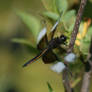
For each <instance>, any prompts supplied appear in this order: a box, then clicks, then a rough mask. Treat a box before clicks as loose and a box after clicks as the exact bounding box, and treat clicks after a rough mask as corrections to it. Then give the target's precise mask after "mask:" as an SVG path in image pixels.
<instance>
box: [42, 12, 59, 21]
mask: <svg viewBox="0 0 92 92" xmlns="http://www.w3.org/2000/svg"><path fill="white" fill-rule="evenodd" d="M43 15H44V16H46V17H48V18H50V19H52V20H54V21H56V20H57V19H58V18H59V15H58V14H56V13H53V12H44V13H43Z"/></svg>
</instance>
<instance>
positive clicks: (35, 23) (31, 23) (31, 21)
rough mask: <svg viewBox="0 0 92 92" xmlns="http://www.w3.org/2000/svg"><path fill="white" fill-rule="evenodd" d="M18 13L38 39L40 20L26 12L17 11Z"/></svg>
mask: <svg viewBox="0 0 92 92" xmlns="http://www.w3.org/2000/svg"><path fill="white" fill-rule="evenodd" d="M16 13H17V15H18V16H19V17H20V18H21V19H22V21H23V22H24V23H25V24H26V25H27V27H28V28H29V30H30V32H31V33H32V34H33V36H34V38H35V39H36V38H37V35H38V33H39V31H40V27H41V25H40V22H39V20H37V19H36V18H35V17H34V16H32V15H29V14H27V13H25V12H20V11H17V12H16Z"/></svg>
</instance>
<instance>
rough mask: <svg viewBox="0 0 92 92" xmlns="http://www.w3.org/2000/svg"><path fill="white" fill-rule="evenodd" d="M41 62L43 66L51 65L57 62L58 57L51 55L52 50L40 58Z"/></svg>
mask: <svg viewBox="0 0 92 92" xmlns="http://www.w3.org/2000/svg"><path fill="white" fill-rule="evenodd" d="M42 60H43V62H44V63H45V64H49V63H53V62H55V61H56V60H58V57H57V56H56V55H55V54H54V53H53V51H52V50H49V51H48V52H46V53H45V54H44V55H43V56H42Z"/></svg>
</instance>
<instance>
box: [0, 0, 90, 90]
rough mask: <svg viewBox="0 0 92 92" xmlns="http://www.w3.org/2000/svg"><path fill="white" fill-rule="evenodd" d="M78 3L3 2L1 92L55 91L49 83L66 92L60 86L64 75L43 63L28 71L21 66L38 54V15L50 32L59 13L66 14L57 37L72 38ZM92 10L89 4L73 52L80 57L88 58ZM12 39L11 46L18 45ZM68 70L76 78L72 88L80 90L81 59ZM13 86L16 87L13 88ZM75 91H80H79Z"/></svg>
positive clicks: (53, 0) (46, 0)
mask: <svg viewBox="0 0 92 92" xmlns="http://www.w3.org/2000/svg"><path fill="white" fill-rule="evenodd" d="M79 1H80V0H38V1H37V0H34V1H32V0H28V1H27V0H19V1H16V0H8V1H5V0H3V1H1V3H0V10H1V11H0V12H1V14H0V15H1V16H0V17H1V19H0V20H1V23H0V43H1V44H0V59H1V63H0V65H1V66H0V92H9V91H16V92H18V91H23V92H37V91H39V90H43V91H44V92H47V91H48V89H49V91H50V92H52V91H53V90H52V87H51V85H50V83H51V84H52V86H53V88H54V89H55V90H56V92H61V90H62V92H64V87H63V85H62V83H61V81H62V80H61V75H56V74H55V73H53V72H52V71H50V69H49V65H46V66H45V65H44V64H43V63H40V62H38V63H35V65H34V64H33V65H32V66H31V67H27V68H26V69H25V70H24V69H23V70H22V68H21V65H22V64H23V62H25V61H26V60H28V58H29V59H30V58H32V57H33V56H34V55H35V54H36V53H37V49H36V40H37V36H38V34H39V32H40V30H41V29H42V27H43V25H42V23H40V21H41V17H40V18H39V17H37V16H39V15H38V12H40V13H41V14H42V16H44V17H43V18H44V20H46V26H47V29H48V30H47V31H50V29H51V27H52V26H53V24H54V23H55V22H56V20H57V19H58V18H59V16H60V13H61V12H63V15H62V17H61V21H60V25H58V28H57V33H56V34H55V35H56V36H58V32H59V34H61V33H64V34H65V35H66V36H68V37H69V38H70V35H71V32H72V30H73V27H74V22H75V18H76V13H77V11H76V10H78V7H79ZM9 2H10V3H9ZM23 3H24V4H23ZM42 4H43V5H42ZM23 7H24V8H23ZM30 7H31V8H30ZM76 7H77V8H76ZM12 8H14V9H15V8H17V11H16V15H17V16H18V17H19V18H20V20H21V21H22V22H20V21H19V19H18V17H15V16H16V15H15V13H14V10H13V9H12ZM9 9H10V10H9ZM91 9H92V0H89V1H88V3H87V6H86V8H85V11H84V15H83V19H82V23H81V25H80V29H79V33H78V36H77V40H76V44H75V49H74V51H75V52H76V54H77V55H78V57H79V54H80V52H81V53H82V54H83V55H84V57H85V58H86V55H87V54H88V49H89V44H90V38H91V36H92V23H91V22H90V21H89V20H91V21H92V13H91ZM12 11H13V12H12ZM25 11H26V12H25ZM30 12H31V13H30ZM34 15H35V16H34ZM85 18H86V19H85ZM23 23H24V24H23ZM20 24H21V25H20ZM22 24H23V25H22ZM25 25H26V26H25ZM27 27H28V29H29V32H28V31H26V30H28V29H27ZM23 37H24V38H23ZM27 37H28V38H27ZM12 38H13V39H12ZM11 39H12V42H15V43H16V44H14V43H11V42H10V40H11ZM68 42H69V39H68ZM17 43H18V44H19V43H20V44H23V45H25V46H26V47H27V48H29V49H28V50H29V51H30V53H31V54H30V53H28V52H27V51H26V49H25V47H23V46H22V45H21V46H20V45H18V44H17ZM17 48H19V49H17ZM34 53H35V54H34ZM39 61H41V60H39ZM75 66H76V67H75ZM69 67H70V69H71V71H72V72H73V75H74V78H72V80H73V81H74V82H72V86H73V87H76V85H79V86H80V82H81V77H82V71H83V64H82V63H81V61H80V60H79V59H77V60H76V62H75V63H73V64H70V66H69ZM80 70H81V71H80ZM48 80H49V82H50V83H47V85H48V89H46V86H47V85H44V84H45V83H46V81H48ZM39 83H40V85H39ZM12 85H13V86H14V87H12ZM19 89H20V90H19ZM76 90H78V89H77V88H76ZM78 92H79V90H78ZM90 92H91V91H90Z"/></svg>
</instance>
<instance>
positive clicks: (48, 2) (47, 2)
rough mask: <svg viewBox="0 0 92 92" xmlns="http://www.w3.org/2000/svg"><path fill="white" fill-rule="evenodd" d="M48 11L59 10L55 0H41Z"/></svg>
mask: <svg viewBox="0 0 92 92" xmlns="http://www.w3.org/2000/svg"><path fill="white" fill-rule="evenodd" d="M41 1H42V3H43V5H44V7H45V9H46V10H47V11H53V12H57V9H56V4H55V0H41Z"/></svg>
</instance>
